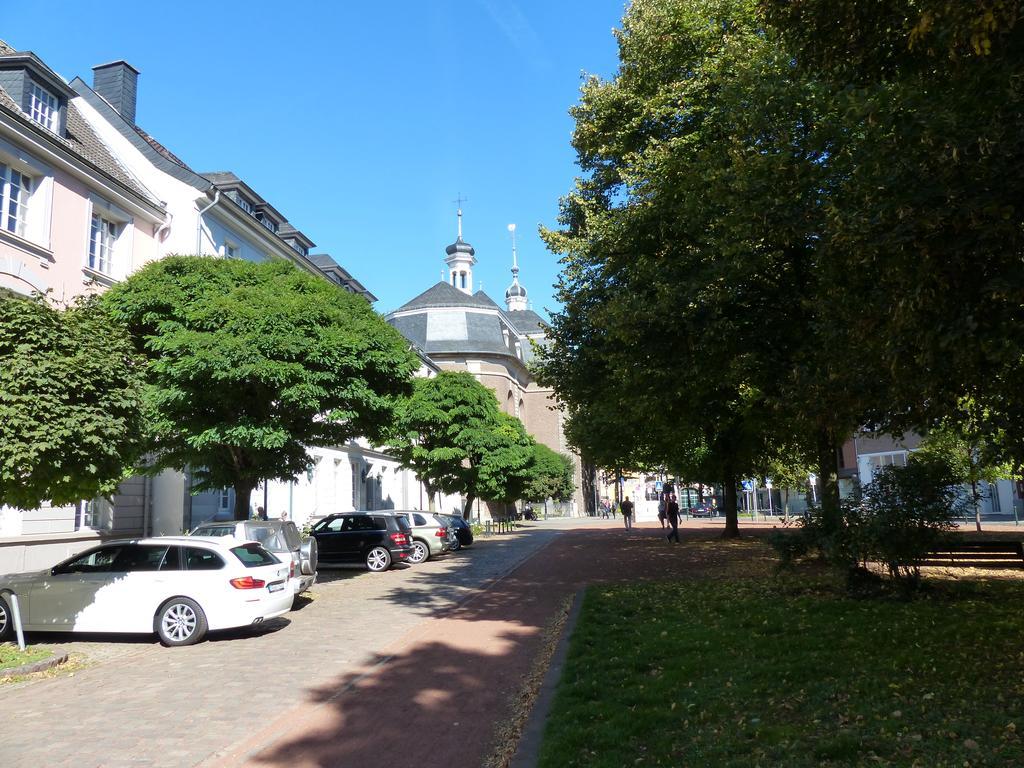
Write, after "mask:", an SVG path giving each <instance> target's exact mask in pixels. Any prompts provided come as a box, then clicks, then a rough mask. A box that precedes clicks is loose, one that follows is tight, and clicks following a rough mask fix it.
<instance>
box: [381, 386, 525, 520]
mask: <svg viewBox="0 0 1024 768" xmlns="http://www.w3.org/2000/svg"><path fill="white" fill-rule="evenodd" d="M388 442H389V444H390V447H391V450H392V451H393V452H394V454H395V455H396V456H397V457H398V459H399V461H401V463H402V466H404V467H407V468H408V469H411V470H413V471H414V472H415V473H416V475H417V476H418V477H419V478H420V479H421V480H422V481H423V483H424V484H425V485H426V486H427V489H428V491H429V492H430V496H431V502H430V503H431V505H433V503H434V501H433V495H434V494H435V493H436V492H438V491H444V492H445V493H458V494H462V496H463V498H464V500H465V509H464V513H465V515H466V516H467V517H468V516H469V514H470V512H471V510H472V506H473V502H474V501H475V500H476V499H478V498H480V499H485V500H488V501H514V500H515V499H517V498H519V497H520V494H521V493H522V490H523V487H524V485H525V483H526V482H527V480H528V478H529V472H530V469H531V467H532V462H533V457H534V444H533V440H532V438H530V436H529V435H527V434H526V430H525V429H524V428H523V425H522V424H521V423H520V421H519V420H518V419H516V418H515V417H513V416H509V415H508V414H505V413H502V412H501V410H500V408H499V406H498V400H497V398H496V397H495V396H494V393H493V392H492V391H491V390H490V389H488V388H487V387H485V386H484V385H483V384H481V383H480V382H479V381H477V380H476V379H475V378H474V377H473V375H472V374H470V373H467V372H465V371H442V372H441V373H439V374H438V375H437V376H435V377H433V378H429V379H417V380H416V382H415V384H414V385H413V393H412V395H411V396H410V397H409V398H407V399H405V400H404V401H403V402H402V404H401V405H400V406H399V408H398V412H397V417H396V419H395V425H394V429H393V430H392V434H391V436H390V439H389V441H388Z"/></svg>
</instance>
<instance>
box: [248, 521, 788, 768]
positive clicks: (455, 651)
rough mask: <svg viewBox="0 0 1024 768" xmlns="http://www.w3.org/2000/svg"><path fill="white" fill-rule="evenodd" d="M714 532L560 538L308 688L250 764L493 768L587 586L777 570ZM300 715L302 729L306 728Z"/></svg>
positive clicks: (415, 587)
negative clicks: (566, 616) (556, 634)
mask: <svg viewBox="0 0 1024 768" xmlns="http://www.w3.org/2000/svg"><path fill="white" fill-rule="evenodd" d="M713 537H714V534H711V533H709V534H705V535H698V534H696V533H692V532H691V533H690V535H689V538H688V539H687V540H686V541H685V543H684V544H680V545H675V544H669V543H668V542H665V541H664V540H661V538H660V531H658V530H657V529H649V528H648V529H643V528H635V529H634V531H632V532H625V531H622V530H621V529H618V530H613V529H606V530H585V531H571V532H567V533H565V534H562V535H560V536H558V537H557V538H555V539H554V540H553V541H552V542H551V543H550V544H548V545H547V546H545V547H544V548H542V549H541V550H540V551H539V553H538V555H536V556H534V557H532V558H530V559H528V560H527V561H526V562H524V563H522V565H520V566H519V567H517V568H515V569H514V570H512V571H511V572H508V573H506V574H505V575H504V576H503V577H502V578H498V579H497V580H496V581H495V582H493V583H492V584H491V585H490V587H489V588H488V589H484V590H477V591H475V592H473V593H472V594H470V595H469V596H468V597H465V598H464V599H463V600H461V602H459V603H458V604H456V605H452V606H449V607H448V608H446V609H444V610H439V611H437V612H435V614H434V616H433V618H432V619H431V620H430V621H427V622H424V623H422V624H420V625H418V626H417V627H416V629H414V630H413V631H412V632H411V633H410V634H409V635H407V636H406V637H405V638H403V640H402V641H400V642H399V643H396V644H395V645H394V646H392V647H391V648H389V649H387V650H386V651H385V652H384V653H383V654H382V655H379V656H378V657H377V658H376V660H375V662H373V663H371V664H370V665H367V666H364V667H362V668H360V669H359V670H357V671H354V672H352V673H349V674H346V675H343V676H339V677H337V678H335V679H333V680H327V681H325V682H324V683H323V684H322V685H320V686H318V687H316V688H314V689H312V690H310V691H308V694H307V703H306V704H305V705H303V706H302V707H301V708H300V711H299V712H298V713H296V712H292V713H290V714H289V716H288V727H287V729H286V728H285V727H284V726H283V724H282V726H281V729H280V731H279V732H278V733H277V734H274V735H270V734H265V735H264V736H263V737H262V738H261V740H260V741H259V742H258V743H260V744H267V743H271V744H272V746H270V747H269V748H266V749H263V750H262V751H258V750H257V751H256V752H255V753H253V754H252V758H251V762H250V763H248V764H249V765H253V766H289V768H306V767H307V766H310V767H311V766H323V767H325V768H326V766H345V768H362V766H379V765H380V764H381V763H386V764H388V765H390V766H395V767H396V768H401V767H402V766H410V767H411V766H451V767H452V768H461V767H462V766H481V765H484V764H485V763H486V759H487V756H488V754H489V753H490V750H491V746H492V743H493V739H494V733H495V727H496V726H497V725H498V724H501V723H503V722H506V721H507V720H508V719H509V718H510V717H512V715H513V714H514V712H515V711H516V708H517V706H520V704H519V703H517V702H518V701H519V699H520V698H521V693H522V691H521V690H520V689H521V688H522V686H523V681H524V680H525V679H526V678H527V677H528V676H529V674H530V671H531V668H532V666H533V663H534V660H535V658H536V657H537V655H538V653H539V652H540V650H541V647H542V645H543V642H544V635H545V631H544V630H545V629H546V628H547V627H548V626H549V625H550V624H551V622H552V621H553V620H554V618H555V617H556V615H557V614H558V612H559V609H560V607H561V606H564V605H565V601H566V600H567V599H570V598H571V597H572V595H574V594H575V593H576V592H577V591H578V590H579V589H581V588H582V587H584V586H587V585H590V584H600V583H609V582H618V581H631V580H637V579H644V580H648V579H688V578H693V579H697V578H705V577H708V576H714V575H715V574H716V573H717V572H719V571H722V570H728V571H730V572H732V575H735V572H736V570H737V568H738V569H739V571H740V572H741V573H745V574H747V575H750V576H756V575H758V574H760V573H768V572H769V571H770V564H771V562H772V558H771V556H770V554H769V553H768V551H767V547H765V545H764V544H763V543H762V542H758V541H756V540H749V539H748V540H744V541H741V542H737V543H733V542H721V541H718V540H713ZM467 554H471V553H467ZM461 567H463V568H468V567H469V566H468V565H467V566H461ZM452 570H455V571H458V570H459V568H454V569H445V570H438V571H437V572H432V573H427V572H422V573H420V574H417V575H418V576H420V577H421V578H418V579H417V580H416V581H415V582H414V583H411V584H410V583H403V584H401V585H396V587H395V588H394V589H392V590H390V591H389V592H388V594H387V595H386V596H385V597H384V598H380V599H386V600H391V601H396V602H401V603H402V604H403V605H408V604H410V602H411V604H414V605H415V604H419V602H423V603H427V602H428V598H427V595H429V594H430V593H431V591H436V590H437V589H438V587H439V586H445V585H446V584H447V583H448V582H449V581H450V580H451V579H452V578H453V575H452ZM410 592H411V593H412V596H410ZM296 718H298V719H299V721H300V722H302V724H303V725H302V727H301V728H299V729H298V730H296V728H295V722H296ZM275 739H276V740H275Z"/></svg>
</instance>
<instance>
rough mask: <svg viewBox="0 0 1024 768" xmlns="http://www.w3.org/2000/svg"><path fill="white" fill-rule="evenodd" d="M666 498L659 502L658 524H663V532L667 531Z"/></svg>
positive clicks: (663, 497)
mask: <svg viewBox="0 0 1024 768" xmlns="http://www.w3.org/2000/svg"><path fill="white" fill-rule="evenodd" d="M665 498H666V496H665V495H663V496H662V497H661V501H659V502H658V522H659V523H661V530H663V531H664V530H665V506H666V502H665Z"/></svg>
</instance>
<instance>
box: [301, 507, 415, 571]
mask: <svg viewBox="0 0 1024 768" xmlns="http://www.w3.org/2000/svg"><path fill="white" fill-rule="evenodd" d="M310 535H312V536H313V538H315V539H316V543H317V549H318V550H319V556H320V562H321V563H322V564H323V565H352V564H355V563H363V564H365V565H366V567H367V568H368V569H370V570H371V571H386V570H387V569H388V568H390V567H391V566H392V565H394V564H395V563H401V562H405V561H407V560H408V559H409V555H410V553H411V552H412V529H410V528H409V524H408V523H407V522H406V521H405V520H403V519H402V518H400V517H396V516H395V515H394V514H393V513H390V512H342V513H339V514H336V515H328V516H327V517H325V518H324V519H323V520H321V521H320V522H318V523H317V524H316V525H314V526H313V530H312V533H311V534H310Z"/></svg>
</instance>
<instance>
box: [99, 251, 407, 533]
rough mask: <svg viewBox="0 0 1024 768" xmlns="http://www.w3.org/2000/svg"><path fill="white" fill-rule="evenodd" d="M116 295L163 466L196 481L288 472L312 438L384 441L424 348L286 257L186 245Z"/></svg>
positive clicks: (288, 475) (283, 476) (155, 467)
mask: <svg viewBox="0 0 1024 768" xmlns="http://www.w3.org/2000/svg"><path fill="white" fill-rule="evenodd" d="M103 303H104V305H105V306H106V307H107V308H108V309H109V310H110V312H111V313H112V314H113V315H114V316H115V317H116V318H117V319H118V320H120V321H121V322H123V323H124V324H125V325H126V326H127V327H128V329H129V331H130V332H131V334H132V337H133V339H134V341H135V346H136V349H137V350H138V352H139V353H141V354H142V355H144V356H145V358H146V361H147V362H146V366H145V374H146V381H147V387H146V397H145V401H146V407H147V414H148V424H149V428H148V435H149V444H148V448H149V449H150V451H151V452H152V453H151V455H152V457H153V459H152V462H151V463H149V464H148V465H147V469H148V470H149V471H152V472H156V471H159V470H161V469H164V468H175V469H184V468H186V467H191V468H192V471H193V475H194V477H195V478H196V480H197V482H196V483H195V485H194V486H193V488H194V489H195V490H207V489H214V488H221V487H233V488H234V489H235V492H236V497H235V510H234V514H235V517H236V519H243V518H245V517H247V516H248V514H249V510H248V503H249V497H250V494H251V492H252V489H253V488H255V486H256V485H257V484H258V483H259V482H260V481H263V480H267V479H279V480H290V479H293V478H294V477H295V476H296V475H298V474H299V473H301V472H303V471H304V470H305V469H306V467H307V465H308V462H309V458H308V454H307V449H308V448H310V447H313V446H331V445H342V444H343V443H345V442H346V441H347V440H349V439H351V438H354V437H357V436H362V437H366V438H368V439H371V440H374V439H379V438H380V437H381V436H382V435H383V433H384V430H385V429H386V428H387V427H388V426H389V425H390V423H391V421H392V417H393V413H394V406H395V403H396V401H397V399H398V398H399V397H401V396H403V395H404V394H406V393H407V392H408V391H409V390H410V388H411V379H412V375H413V373H414V372H415V370H416V368H417V366H418V360H417V358H416V356H415V354H414V353H413V352H411V351H410V349H409V345H408V343H407V342H406V341H405V339H404V338H403V337H402V336H401V335H400V334H399V333H398V332H397V331H396V330H395V329H393V328H392V327H391V326H389V325H388V324H387V323H386V322H384V320H383V319H382V318H381V317H380V316H379V315H377V314H376V313H375V312H374V311H373V309H372V308H371V307H370V305H369V304H368V303H367V302H366V301H365V300H364V299H363V298H362V297H359V296H355V295H353V294H351V293H348V292H346V291H344V290H342V289H340V288H338V287H337V286H335V285H333V284H331V283H329V282H327V281H326V280H322V279H317V278H315V277H313V276H311V275H307V274H305V273H303V272H300V271H299V270H298V269H296V268H295V267H294V266H292V265H290V264H288V263H286V262H282V261H268V262H263V263H252V262H247V261H242V260H238V259H211V258H208V257H195V256H175V257H170V258H167V259H163V260H161V261H158V262H154V263H152V264H150V265H148V266H146V267H144V268H143V269H142V270H140V271H139V272H137V273H135V274H134V275H132V276H131V277H129V278H128V279H127V280H126V281H125V282H123V283H120V284H118V285H116V286H114V287H113V288H111V289H110V291H108V292H107V293H106V294H105V295H104V296H103Z"/></svg>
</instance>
